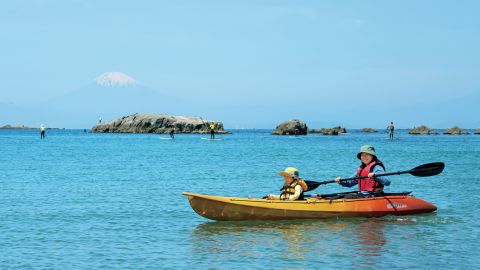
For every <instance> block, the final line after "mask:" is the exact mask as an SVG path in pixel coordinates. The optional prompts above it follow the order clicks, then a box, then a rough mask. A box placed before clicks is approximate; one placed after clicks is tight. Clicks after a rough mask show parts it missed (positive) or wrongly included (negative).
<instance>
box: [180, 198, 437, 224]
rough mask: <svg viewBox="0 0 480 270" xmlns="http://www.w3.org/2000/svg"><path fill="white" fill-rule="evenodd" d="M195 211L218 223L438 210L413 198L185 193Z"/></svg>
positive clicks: (403, 213) (378, 215)
mask: <svg viewBox="0 0 480 270" xmlns="http://www.w3.org/2000/svg"><path fill="white" fill-rule="evenodd" d="M182 194H183V195H186V196H188V200H189V202H190V205H191V206H192V208H193V210H194V211H195V212H196V213H197V214H199V215H200V216H202V217H205V218H208V219H212V220H218V221H242V220H291V219H325V218H354V217H367V218H371V217H383V216H386V215H395V216H404V215H414V214H423V213H430V212H433V211H435V210H437V207H436V206H435V205H433V204H431V203H428V202H426V201H424V200H421V199H417V198H415V197H409V196H385V197H375V198H359V199H341V200H332V201H330V200H325V199H324V200H316V199H315V198H311V199H308V200H302V201H271V200H265V199H244V198H235V197H218V196H208V195H200V194H193V193H188V192H183V193H182Z"/></svg>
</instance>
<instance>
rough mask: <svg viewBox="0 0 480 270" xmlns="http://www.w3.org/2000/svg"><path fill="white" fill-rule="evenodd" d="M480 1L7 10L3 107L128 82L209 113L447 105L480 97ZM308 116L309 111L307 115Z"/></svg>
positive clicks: (17, 5)
mask: <svg viewBox="0 0 480 270" xmlns="http://www.w3.org/2000/svg"><path fill="white" fill-rule="evenodd" d="M479 10H480V2H479V1H460V2H458V1H457V2H453V1H438V0H436V1H395V2H393V1H278V0H275V1H0V36H1V40H2V42H0V54H1V60H0V92H1V96H0V102H3V103H9V102H13V103H14V104H16V105H20V106H28V105H29V104H33V103H35V102H39V101H43V100H47V99H50V98H53V97H55V96H59V95H61V94H64V93H67V92H70V91H73V90H76V89H79V88H81V87H82V86H84V85H86V84H87V83H89V82H90V81H92V80H93V79H95V78H96V77H98V76H100V75H101V74H103V73H105V72H107V71H118V72H123V73H125V74H127V75H129V76H131V77H133V78H134V79H136V80H137V81H139V82H140V83H141V84H142V85H144V86H148V87H150V88H152V89H154V90H157V91H160V92H162V93H166V94H169V95H171V96H176V97H181V98H184V99H189V100H191V101H195V100H198V101H200V102H206V103H210V104H218V103H221V104H228V103H235V104H240V105H253V106H262V105H263V104H278V105H279V106H290V105H305V106H318V107H322V108H327V109H328V108H335V107H338V106H340V105H341V106H346V107H354V106H358V104H381V105H386V106H388V105H389V104H396V105H407V104H412V103H427V104H429V103H438V102H442V101H446V100H450V99H455V98H459V97H462V96H465V95H468V94H471V93H474V92H478V91H480V81H479V78H480V76H479V75H480V31H479V26H480V16H478V11H479ZM299 109H301V108H299Z"/></svg>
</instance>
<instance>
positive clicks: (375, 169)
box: [373, 165, 392, 186]
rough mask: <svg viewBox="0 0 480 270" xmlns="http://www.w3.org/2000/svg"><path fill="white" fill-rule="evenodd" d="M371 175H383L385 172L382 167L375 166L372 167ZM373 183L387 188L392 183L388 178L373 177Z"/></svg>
mask: <svg viewBox="0 0 480 270" xmlns="http://www.w3.org/2000/svg"><path fill="white" fill-rule="evenodd" d="M373 173H375V174H382V173H385V170H384V169H383V167H382V166H380V165H376V166H375V167H373ZM374 179H375V181H378V182H379V183H380V184H382V185H384V186H389V185H390V183H391V182H392V181H390V178H389V177H388V176H375V178H374Z"/></svg>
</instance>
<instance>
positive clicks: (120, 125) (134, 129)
mask: <svg viewBox="0 0 480 270" xmlns="http://www.w3.org/2000/svg"><path fill="white" fill-rule="evenodd" d="M170 122H173V125H174V126H175V133H177V134H178V133H198V134H206V133H210V128H209V127H208V126H210V125H211V124H213V125H214V126H215V133H216V134H232V133H231V132H228V131H225V130H224V129H223V123H221V122H218V121H211V120H203V119H202V118H201V117H189V116H171V115H166V114H162V115H156V114H132V115H129V116H124V117H122V118H119V119H116V120H110V121H108V122H106V123H103V124H99V125H96V126H94V127H93V128H92V129H91V130H90V132H92V133H156V134H168V133H170V128H169V127H168V124H169V123H170Z"/></svg>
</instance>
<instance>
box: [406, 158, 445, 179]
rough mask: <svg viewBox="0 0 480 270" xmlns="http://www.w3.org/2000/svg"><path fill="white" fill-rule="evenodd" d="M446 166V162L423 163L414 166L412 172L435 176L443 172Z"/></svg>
mask: <svg viewBox="0 0 480 270" xmlns="http://www.w3.org/2000/svg"><path fill="white" fill-rule="evenodd" d="M444 168H445V163H443V162H433V163H428V164H423V165H421V166H418V167H416V168H413V169H412V170H411V172H410V174H411V175H415V176H418V177H427V176H433V175H437V174H439V173H441V172H442V171H443V169H444Z"/></svg>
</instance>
